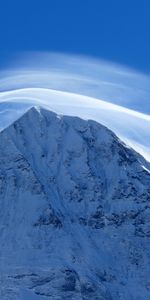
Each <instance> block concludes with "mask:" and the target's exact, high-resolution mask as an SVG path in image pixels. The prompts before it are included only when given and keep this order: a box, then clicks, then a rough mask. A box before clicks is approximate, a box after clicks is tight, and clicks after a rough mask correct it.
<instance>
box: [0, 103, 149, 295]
mask: <svg viewBox="0 0 150 300" xmlns="http://www.w3.org/2000/svg"><path fill="white" fill-rule="evenodd" d="M149 202H150V164H149V163H148V162H147V161H146V160H145V159H144V158H143V157H142V156H141V155H139V154H138V153H137V152H135V151H134V150H133V149H131V148H129V147H127V146H126V145H125V144H124V143H123V142H122V141H121V140H120V139H118V138H117V136H116V135H115V134H114V133H113V132H112V131H110V130H109V129H107V128H106V127H104V126H103V125H101V124H99V123H97V122H95V121H93V120H88V121H87V120H83V119H80V118H78V117H73V116H63V115H61V114H56V113H54V112H51V111H49V110H46V109H43V108H35V107H33V108H31V109H29V110H28V111H27V112H26V113H25V114H24V115H23V116H21V118H20V119H18V120H17V121H15V122H14V123H13V124H11V125H10V126H9V127H7V128H6V129H4V130H3V131H1V132H0V236H1V243H0V274H1V275H0V299H2V300H30V299H33V300H38V299H39V300H44V299H54V300H61V299H66V300H67V299H72V300H80V299H82V300H89V299H92V300H119V299H122V300H137V299H139V300H148V299H149V298H150V265H149V262H150V249H149V238H150V205H149Z"/></svg>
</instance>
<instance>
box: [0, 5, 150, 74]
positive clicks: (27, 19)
mask: <svg viewBox="0 0 150 300" xmlns="http://www.w3.org/2000/svg"><path fill="white" fill-rule="evenodd" d="M149 16H150V1H149V0H143V1H142V0H130V1H129V0H43V1H42V0H30V1H29V0H1V1H0V65H1V66H2V64H3V63H4V62H5V61H8V60H9V58H10V57H11V56H12V55H13V53H14V52H17V51H26V50H27V51H28V50H29V51H57V52H65V53H71V54H72V53H73V54H74V53H75V54H83V55H90V56H94V57H99V58H102V59H107V60H110V61H114V62H119V63H121V64H124V65H127V66H130V67H133V68H135V69H138V70H140V71H142V72H146V73H150V59H149V53H150V17H149Z"/></svg>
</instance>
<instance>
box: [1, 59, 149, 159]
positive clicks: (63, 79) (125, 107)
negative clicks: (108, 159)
mask: <svg viewBox="0 0 150 300" xmlns="http://www.w3.org/2000/svg"><path fill="white" fill-rule="evenodd" d="M0 91H1V92H0V128H1V129H3V128H5V127H6V126H8V125H9V124H10V123H11V122H13V121H14V120H15V119H16V118H18V117H19V116H20V115H21V114H22V113H23V112H24V111H25V110H26V109H28V108H29V107H30V106H33V105H40V106H44V107H47V108H48V109H51V110H54V111H56V112H58V113H63V114H68V115H73V116H79V117H82V118H84V119H94V120H96V121H98V122H100V123H102V124H104V125H106V126H107V127H109V128H110V129H112V130H113V131H114V132H115V133H116V134H117V135H118V136H119V137H120V138H121V139H122V140H123V141H124V142H126V143H127V144H128V145H129V146H131V147H133V148H135V149H136V150H137V151H138V152H140V153H141V154H142V155H144V156H145V158H147V159H148V160H150V78H149V77H148V76H145V75H142V74H140V73H138V72H136V71H131V70H128V69H127V68H125V67H121V66H117V65H115V64H112V63H108V62H104V61H97V60H93V59H89V58H83V57H72V56H69V55H68V56H67V55H58V54H57V55H56V54H48V53H43V54H42V53H32V54H30V55H24V56H22V58H19V59H18V60H17V61H15V64H14V65H12V67H11V69H9V70H4V71H3V72H1V76H0Z"/></svg>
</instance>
